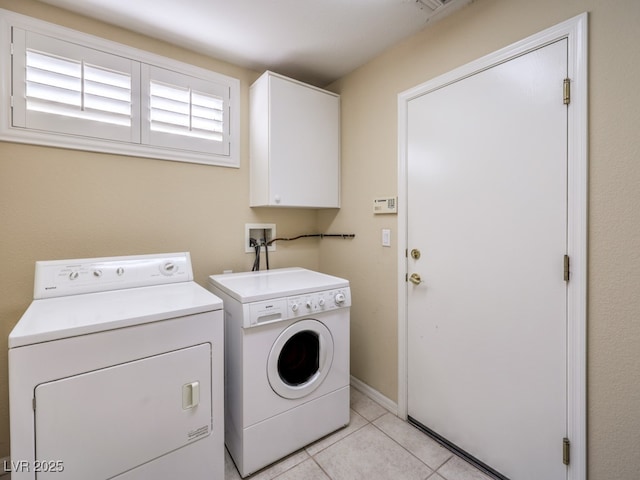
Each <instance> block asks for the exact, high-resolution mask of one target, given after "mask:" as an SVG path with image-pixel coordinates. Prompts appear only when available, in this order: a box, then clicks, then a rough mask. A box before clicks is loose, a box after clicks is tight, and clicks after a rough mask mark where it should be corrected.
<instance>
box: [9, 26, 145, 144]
mask: <svg viewBox="0 0 640 480" xmlns="http://www.w3.org/2000/svg"><path fill="white" fill-rule="evenodd" d="M13 33H14V67H17V68H14V82H13V84H14V112H13V126H17V127H24V128H29V129H36V130H42V131H47V132H58V133H66V134H73V135H82V136H87V137H96V138H102V139H105V138H106V139H108V140H116V141H125V142H139V139H140V125H139V123H140V122H139V106H138V105H137V104H136V103H135V102H134V99H135V95H133V91H134V90H133V89H134V88H137V85H138V83H139V63H138V62H135V61H132V60H129V59H126V58H123V57H119V56H117V55H113V54H110V53H105V52H101V51H99V50H95V49H92V48H88V47H84V46H82V45H78V44H75V43H71V42H67V41H64V40H59V39H56V38H52V37H49V36H45V35H41V34H38V33H34V32H29V31H25V30H21V29H19V28H14V29H13ZM16 76H17V77H16Z"/></svg>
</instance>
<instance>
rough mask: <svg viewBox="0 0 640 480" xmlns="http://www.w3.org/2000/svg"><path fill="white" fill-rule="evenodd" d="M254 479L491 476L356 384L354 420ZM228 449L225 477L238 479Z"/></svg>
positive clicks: (464, 479) (465, 479)
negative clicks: (372, 397)
mask: <svg viewBox="0 0 640 480" xmlns="http://www.w3.org/2000/svg"><path fill="white" fill-rule="evenodd" d="M247 478H249V479H251V480H272V479H277V480H359V479H362V480H390V479H393V480H427V479H428V480H491V477H488V476H487V475H485V474H484V473H482V472H480V471H479V470H477V469H476V468H474V467H473V466H471V465H469V464H468V463H467V462H465V461H464V460H462V459H461V458H459V457H457V456H456V455H454V454H452V453H451V452H449V451H448V450H446V449H444V448H442V447H441V446H440V445H439V444H438V443H436V442H435V441H433V440H432V439H431V438H429V437H427V436H426V435H424V434H423V433H422V432H420V431H419V430H417V429H416V428H414V427H413V426H411V425H409V424H408V423H406V422H404V421H402V420H400V419H399V418H398V417H396V416H395V415H393V414H392V413H389V411H387V410H386V409H385V408H384V407H382V406H380V405H378V404H377V403H376V402H374V401H373V400H371V399H370V398H369V397H367V396H366V395H364V394H362V393H360V392H359V391H358V390H356V389H354V388H353V387H352V388H351V422H350V423H349V425H348V426H347V427H345V428H343V429H341V430H338V431H337V432H335V433H333V434H331V435H329V436H327V437H325V438H322V439H320V440H318V441H317V442H315V443H312V444H311V445H309V446H307V447H306V448H303V449H301V450H299V451H297V452H295V453H293V454H291V455H289V456H288V457H286V458H284V459H283V460H281V461H279V462H277V463H275V464H273V465H271V466H269V467H266V468H265V469H263V470H261V471H259V472H257V473H255V474H253V475H251V476H250V477H247ZM239 479H240V475H239V474H238V471H237V470H236V468H235V466H234V464H233V461H232V460H231V457H230V456H229V453H228V452H227V453H226V458H225V480H239Z"/></svg>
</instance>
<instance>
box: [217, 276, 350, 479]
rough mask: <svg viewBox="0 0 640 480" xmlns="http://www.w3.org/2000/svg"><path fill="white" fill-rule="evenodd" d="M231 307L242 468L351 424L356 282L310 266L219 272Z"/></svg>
mask: <svg viewBox="0 0 640 480" xmlns="http://www.w3.org/2000/svg"><path fill="white" fill-rule="evenodd" d="M209 278H210V280H209V289H210V290H211V291H212V292H214V293H215V294H216V295H217V296H219V297H220V298H222V299H223V301H224V310H225V360H226V361H225V370H226V371H225V379H226V383H225V394H226V399H225V443H226V445H227V448H228V450H229V453H230V454H231V457H232V458H233V460H234V462H235V464H236V466H237V468H238V470H239V472H240V474H241V475H242V476H243V477H245V476H247V475H250V474H251V473H253V472H255V471H257V470H259V469H260V468H262V467H264V466H266V465H269V464H270V463H273V462H274V461H276V460H278V459H280V458H282V457H284V456H286V455H288V454H289V453H291V452H294V451H295V450H298V449H300V448H302V447H304V446H305V445H307V444H309V443H311V442H313V441H315V440H317V439H319V438H321V437H323V436H325V435H327V434H328V433H331V432H333V431H334V430H337V429H338V428H340V427H343V426H345V425H347V424H348V423H349V379H350V377H349V323H350V306H351V293H350V289H349V282H348V281H347V280H344V279H342V278H338V277H333V276H330V275H325V274H322V273H318V272H314V271H311V270H306V269H303V268H283V269H274V270H265V271H258V272H246V273H232V274H225V275H212V276H211V277H209Z"/></svg>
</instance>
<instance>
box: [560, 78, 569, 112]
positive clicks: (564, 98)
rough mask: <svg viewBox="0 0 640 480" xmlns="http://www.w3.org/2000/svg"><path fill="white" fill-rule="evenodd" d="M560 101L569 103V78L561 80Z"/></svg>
mask: <svg viewBox="0 0 640 480" xmlns="http://www.w3.org/2000/svg"><path fill="white" fill-rule="evenodd" d="M562 102H563V103H564V104H565V105H569V103H570V102H571V80H569V79H568V78H565V79H564V81H563V82H562Z"/></svg>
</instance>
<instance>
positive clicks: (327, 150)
mask: <svg viewBox="0 0 640 480" xmlns="http://www.w3.org/2000/svg"><path fill="white" fill-rule="evenodd" d="M250 113H251V120H250V157H251V162H250V163H251V166H250V169H251V198H250V205H251V206H252V207H260V206H264V207H266V206H269V207H303V208H304V207H306V208H338V207H340V96H339V95H336V94H335V93H332V92H328V91H326V90H322V89H319V88H316V87H313V86H311V85H307V84H304V83H301V82H298V81H296V80H292V79H290V78H287V77H283V76H281V75H277V74H275V73H272V72H265V73H264V74H263V75H262V76H261V77H260V78H259V79H258V80H256V82H255V83H254V84H253V85H252V86H251V89H250Z"/></svg>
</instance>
